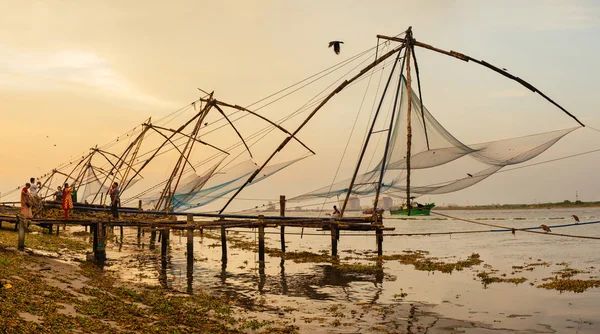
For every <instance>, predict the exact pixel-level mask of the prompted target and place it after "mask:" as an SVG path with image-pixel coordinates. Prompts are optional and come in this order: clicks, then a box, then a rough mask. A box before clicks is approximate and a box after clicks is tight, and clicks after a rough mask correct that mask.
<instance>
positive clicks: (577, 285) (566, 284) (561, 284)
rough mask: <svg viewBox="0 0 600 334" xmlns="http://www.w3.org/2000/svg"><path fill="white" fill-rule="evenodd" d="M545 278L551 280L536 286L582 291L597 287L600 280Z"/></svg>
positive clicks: (561, 290)
mask: <svg viewBox="0 0 600 334" xmlns="http://www.w3.org/2000/svg"><path fill="white" fill-rule="evenodd" d="M546 280H552V281H551V282H548V283H544V284H541V285H538V286H537V287H538V288H543V289H546V290H558V291H560V292H563V291H572V292H577V293H582V292H584V291H585V290H587V289H589V288H599V287H600V280H581V279H553V278H548V279H546Z"/></svg>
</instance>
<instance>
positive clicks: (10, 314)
mask: <svg viewBox="0 0 600 334" xmlns="http://www.w3.org/2000/svg"><path fill="white" fill-rule="evenodd" d="M16 240H17V233H15V232H13V231H7V230H0V267H1V268H2V270H0V305H2V307H0V328H2V332H3V333H73V332H85V333H89V332H93V333H196V332H198V329H202V332H203V333H245V332H248V331H259V332H263V333H295V332H297V330H298V328H297V327H296V326H293V325H282V324H273V323H271V322H269V321H257V320H255V319H252V320H248V319H245V318H243V317H241V316H239V314H240V313H241V312H239V311H236V309H238V307H237V306H235V305H234V304H233V302H231V301H228V300H225V299H223V298H220V297H216V296H212V295H210V294H209V293H208V292H197V293H195V294H194V295H188V294H182V293H178V292H174V291H171V290H166V289H163V288H161V287H159V286H151V285H136V286H133V287H131V286H126V285H125V284H122V283H120V282H119V280H118V277H116V276H115V274H113V273H111V272H108V271H105V270H102V269H100V268H99V267H97V266H96V265H94V264H92V263H87V262H84V263H81V264H80V265H79V268H74V269H73V272H72V273H64V272H59V269H56V268H55V266H54V265H53V266H52V268H53V270H48V271H40V268H43V267H47V265H48V261H54V260H49V259H47V258H44V257H39V256H34V255H29V254H27V253H23V252H18V251H16V250H14V249H13V248H14V247H16ZM26 240H27V241H26V246H27V247H29V248H36V249H38V248H39V249H44V250H47V251H59V250H62V249H68V250H71V251H82V250H87V249H89V248H90V245H88V244H86V243H84V242H81V241H76V240H71V239H69V238H65V237H63V236H55V235H47V234H27V236H26Z"/></svg>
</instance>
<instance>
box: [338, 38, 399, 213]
mask: <svg viewBox="0 0 600 334" xmlns="http://www.w3.org/2000/svg"><path fill="white" fill-rule="evenodd" d="M403 48H404V45H402V46H401V47H399V48H396V49H394V50H396V51H397V52H398V56H397V57H396V61H394V66H392V71H391V72H390V76H389V77H388V79H387V82H386V84H385V88H384V89H383V93H382V94H381V100H379V105H378V106H377V111H376V112H375V116H373V122H372V123H371V128H370V129H369V134H368V136H367V138H366V139H365V142H364V144H363V147H362V150H361V152H360V156H359V158H358V163H357V164H356V168H355V169H354V174H352V179H351V181H350V185H349V186H348V192H347V193H346V198H345V199H344V204H342V208H341V210H340V217H343V216H344V211H346V205H348V200H349V199H350V195H351V194H352V188H353V187H354V181H356V176H357V175H358V171H359V169H360V166H361V164H362V160H363V158H364V156H365V152H366V151H367V146H369V141H370V140H371V135H372V134H373V129H374V128H375V123H376V122H377V117H378V116H379V112H380V111H381V106H382V105H383V101H384V100H385V95H386V93H387V90H388V87H389V86H390V82H391V81H392V77H393V75H394V71H395V70H396V64H398V59H400V53H401V52H402V49H403ZM376 211H377V208H375V212H376Z"/></svg>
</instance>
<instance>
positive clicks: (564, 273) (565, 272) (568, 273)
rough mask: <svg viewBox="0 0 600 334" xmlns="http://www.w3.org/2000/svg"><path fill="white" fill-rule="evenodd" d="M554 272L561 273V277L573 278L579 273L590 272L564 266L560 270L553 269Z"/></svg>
mask: <svg viewBox="0 0 600 334" xmlns="http://www.w3.org/2000/svg"><path fill="white" fill-rule="evenodd" d="M552 273H553V274H555V275H559V276H560V277H561V278H571V277H573V276H575V275H577V274H589V273H590V272H589V271H585V270H579V269H575V268H564V269H561V270H559V271H553V272H552Z"/></svg>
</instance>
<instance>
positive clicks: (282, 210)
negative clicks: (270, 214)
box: [279, 195, 285, 253]
mask: <svg viewBox="0 0 600 334" xmlns="http://www.w3.org/2000/svg"><path fill="white" fill-rule="evenodd" d="M279 215H280V216H281V217H285V195H281V196H279ZM279 229H280V234H281V235H280V239H281V251H282V252H283V253H285V226H284V225H280V226H279Z"/></svg>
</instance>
